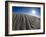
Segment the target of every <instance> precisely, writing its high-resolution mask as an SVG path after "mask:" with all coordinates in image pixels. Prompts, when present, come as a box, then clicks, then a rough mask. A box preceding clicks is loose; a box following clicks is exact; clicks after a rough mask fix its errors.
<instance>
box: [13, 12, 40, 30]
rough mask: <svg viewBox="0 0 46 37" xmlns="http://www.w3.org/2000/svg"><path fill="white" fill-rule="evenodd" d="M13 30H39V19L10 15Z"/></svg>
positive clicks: (22, 15) (29, 16)
mask: <svg viewBox="0 0 46 37" xmlns="http://www.w3.org/2000/svg"><path fill="white" fill-rule="evenodd" d="M12 29H13V30H31V29H40V18H37V17H35V16H31V15H24V14H15V13H14V14H13V15H12Z"/></svg>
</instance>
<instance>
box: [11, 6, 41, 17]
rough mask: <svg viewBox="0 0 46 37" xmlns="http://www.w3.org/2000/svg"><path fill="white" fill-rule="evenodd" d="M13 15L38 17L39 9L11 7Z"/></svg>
mask: <svg viewBox="0 0 46 37" xmlns="http://www.w3.org/2000/svg"><path fill="white" fill-rule="evenodd" d="M12 12H13V13H18V14H19V13H21V14H33V15H36V16H40V8H39V7H19V6H13V7H12Z"/></svg>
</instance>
